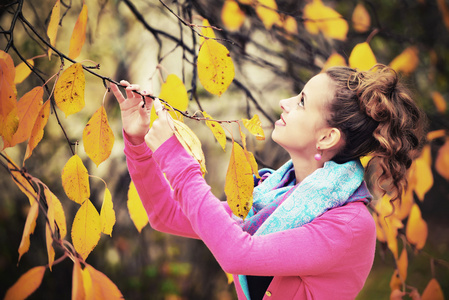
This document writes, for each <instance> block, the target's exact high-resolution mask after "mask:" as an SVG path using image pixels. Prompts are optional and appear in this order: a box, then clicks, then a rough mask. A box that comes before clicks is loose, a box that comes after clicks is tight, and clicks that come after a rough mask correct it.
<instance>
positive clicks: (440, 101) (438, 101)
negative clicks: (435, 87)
mask: <svg viewBox="0 0 449 300" xmlns="http://www.w3.org/2000/svg"><path fill="white" fill-rule="evenodd" d="M432 100H433V103H434V104H435V107H436V108H437V111H438V112H439V113H440V114H444V113H445V112H446V109H447V103H446V100H444V98H443V95H441V94H440V93H438V92H432Z"/></svg>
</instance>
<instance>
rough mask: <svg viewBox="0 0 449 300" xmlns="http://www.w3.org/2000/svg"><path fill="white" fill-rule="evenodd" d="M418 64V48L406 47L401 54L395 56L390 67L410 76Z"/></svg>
mask: <svg viewBox="0 0 449 300" xmlns="http://www.w3.org/2000/svg"><path fill="white" fill-rule="evenodd" d="M418 64H419V58H418V48H417V47H415V46H412V47H408V48H407V49H405V50H404V51H402V53H401V54H399V55H398V56H396V57H395V58H394V59H393V60H392V61H391V63H390V67H391V68H393V69H394V70H396V71H398V72H402V73H404V74H410V73H412V72H413V71H415V69H416V67H417V66H418Z"/></svg>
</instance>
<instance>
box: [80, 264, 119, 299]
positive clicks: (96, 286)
mask: <svg viewBox="0 0 449 300" xmlns="http://www.w3.org/2000/svg"><path fill="white" fill-rule="evenodd" d="M84 270H87V271H89V273H90V277H91V279H92V288H93V296H94V298H93V299H108V300H109V299H111V300H114V299H123V295H122V293H121V292H120V290H119V289H118V288H117V286H116V285H115V284H114V283H113V282H112V281H111V280H110V279H109V278H108V277H107V276H106V275H104V274H103V273H101V272H100V271H98V270H96V269H95V268H93V267H92V266H91V265H89V264H86V268H85V269H84Z"/></svg>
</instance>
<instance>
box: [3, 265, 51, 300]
mask: <svg viewBox="0 0 449 300" xmlns="http://www.w3.org/2000/svg"><path fill="white" fill-rule="evenodd" d="M44 273H45V267H44V266H39V267H34V268H32V269H30V270H29V271H28V272H26V273H25V274H23V275H22V276H20V278H19V280H17V282H16V283H14V285H13V286H12V287H10V288H9V289H8V291H7V292H6V295H5V298H4V300H21V299H26V298H28V296H29V295H31V294H32V293H33V292H34V291H35V290H36V289H37V288H38V287H39V286H40V285H41V282H42V278H43V277H44Z"/></svg>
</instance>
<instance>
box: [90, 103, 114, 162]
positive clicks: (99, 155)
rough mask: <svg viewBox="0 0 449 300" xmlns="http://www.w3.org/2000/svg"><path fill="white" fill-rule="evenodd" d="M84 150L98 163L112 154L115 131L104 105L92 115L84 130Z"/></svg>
mask: <svg viewBox="0 0 449 300" xmlns="http://www.w3.org/2000/svg"><path fill="white" fill-rule="evenodd" d="M83 142H84V151H85V152H86V154H87V156H89V157H90V159H92V161H93V162H94V163H95V164H96V165H97V167H98V166H99V165H100V164H101V163H102V162H104V161H105V160H106V159H107V158H108V157H109V155H111V151H112V147H113V146H114V133H113V132H112V129H111V127H110V126H109V122H108V115H107V114H106V110H105V109H104V106H103V105H102V106H100V108H99V109H98V110H97V111H96V112H95V113H94V114H93V115H92V117H91V118H90V120H89V122H87V124H86V127H84V130H83Z"/></svg>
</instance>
